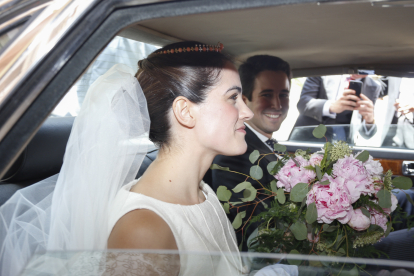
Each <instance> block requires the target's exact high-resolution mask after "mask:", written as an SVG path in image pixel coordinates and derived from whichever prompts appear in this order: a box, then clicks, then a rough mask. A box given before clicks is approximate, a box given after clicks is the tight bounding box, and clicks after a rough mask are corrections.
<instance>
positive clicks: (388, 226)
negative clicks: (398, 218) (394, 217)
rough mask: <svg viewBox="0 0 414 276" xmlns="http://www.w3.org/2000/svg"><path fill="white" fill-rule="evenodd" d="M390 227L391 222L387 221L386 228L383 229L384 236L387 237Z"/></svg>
mask: <svg viewBox="0 0 414 276" xmlns="http://www.w3.org/2000/svg"><path fill="white" fill-rule="evenodd" d="M391 229H392V226H391V223H390V222H388V223H387V230H386V231H385V234H384V236H386V237H387V236H388V235H389V234H390V232H391Z"/></svg>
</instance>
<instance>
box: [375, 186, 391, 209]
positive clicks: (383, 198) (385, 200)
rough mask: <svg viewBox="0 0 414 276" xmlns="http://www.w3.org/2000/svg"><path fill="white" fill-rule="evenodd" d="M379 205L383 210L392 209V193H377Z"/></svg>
mask: <svg viewBox="0 0 414 276" xmlns="http://www.w3.org/2000/svg"><path fill="white" fill-rule="evenodd" d="M377 198H378V205H379V206H380V207H382V208H391V193H390V192H389V191H388V190H385V189H383V190H380V191H378V193H377Z"/></svg>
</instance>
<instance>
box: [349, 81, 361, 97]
mask: <svg viewBox="0 0 414 276" xmlns="http://www.w3.org/2000/svg"><path fill="white" fill-rule="evenodd" d="M349 89H352V90H355V96H357V97H358V98H360V97H361V90H362V81H359V80H350V81H349Z"/></svg>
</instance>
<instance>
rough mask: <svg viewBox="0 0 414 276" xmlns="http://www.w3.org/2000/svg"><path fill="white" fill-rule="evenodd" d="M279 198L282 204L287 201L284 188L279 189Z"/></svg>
mask: <svg viewBox="0 0 414 276" xmlns="http://www.w3.org/2000/svg"><path fill="white" fill-rule="evenodd" d="M277 200H278V201H279V203H280V204H285V202H286V195H285V191H284V190H283V189H282V188H280V189H279V190H277Z"/></svg>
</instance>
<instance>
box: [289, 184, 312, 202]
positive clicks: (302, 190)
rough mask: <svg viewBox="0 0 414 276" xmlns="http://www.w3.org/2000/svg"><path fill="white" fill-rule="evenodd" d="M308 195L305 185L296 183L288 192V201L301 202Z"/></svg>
mask: <svg viewBox="0 0 414 276" xmlns="http://www.w3.org/2000/svg"><path fill="white" fill-rule="evenodd" d="M307 193H308V184H307V183H298V184H296V185H295V187H293V188H292V190H291V191H290V200H292V201H293V202H302V200H303V199H304V198H305V197H306V194H307Z"/></svg>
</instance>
